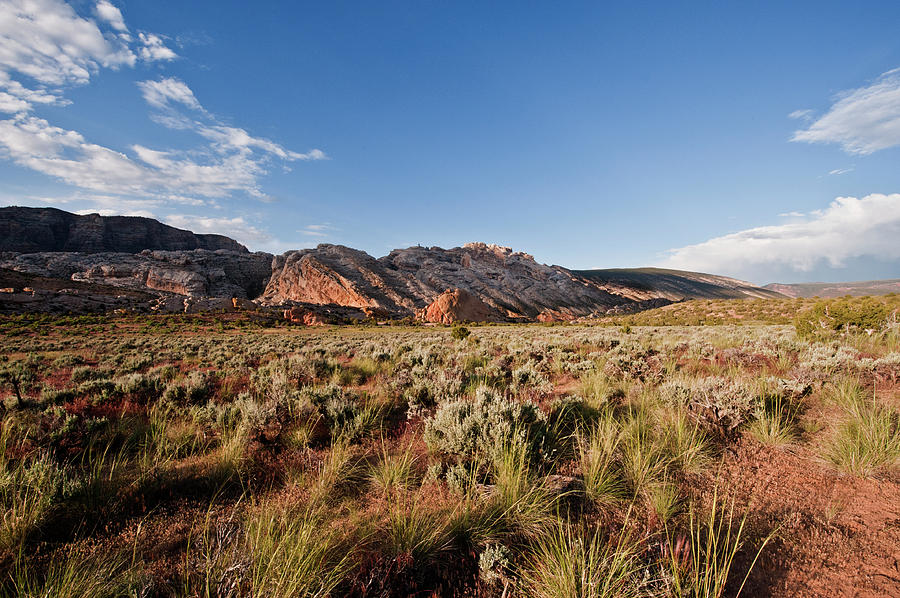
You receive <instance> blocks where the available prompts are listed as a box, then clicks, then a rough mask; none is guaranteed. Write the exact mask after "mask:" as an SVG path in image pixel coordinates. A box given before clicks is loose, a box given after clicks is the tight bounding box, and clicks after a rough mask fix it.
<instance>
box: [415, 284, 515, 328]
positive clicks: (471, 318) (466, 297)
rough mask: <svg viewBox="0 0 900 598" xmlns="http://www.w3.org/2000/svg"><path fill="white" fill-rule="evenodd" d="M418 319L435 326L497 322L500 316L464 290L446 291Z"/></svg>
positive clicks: (500, 318)
mask: <svg viewBox="0 0 900 598" xmlns="http://www.w3.org/2000/svg"><path fill="white" fill-rule="evenodd" d="M420 318H421V319H422V320H424V321H426V322H434V323H436V324H453V323H454V322H497V321H500V320H502V319H503V318H502V317H501V315H500V314H499V313H498V312H497V310H495V309H494V308H492V307H491V306H490V305H488V304H487V303H485V302H484V301H482V300H481V299H479V298H478V297H475V296H474V295H472V294H471V293H469V292H468V291H466V290H464V289H453V290H450V289H448V290H446V291H444V292H443V293H441V294H440V295H438V296H437V297H436V298H435V300H434V301H432V302H431V303H430V304H428V307H426V308H425V309H424V310H423V311H422V312H421V313H420Z"/></svg>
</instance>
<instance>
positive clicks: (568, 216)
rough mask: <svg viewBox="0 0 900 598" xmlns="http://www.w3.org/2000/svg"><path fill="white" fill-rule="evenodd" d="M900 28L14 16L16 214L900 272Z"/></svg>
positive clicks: (278, 242)
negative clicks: (22, 210)
mask: <svg viewBox="0 0 900 598" xmlns="http://www.w3.org/2000/svg"><path fill="white" fill-rule="evenodd" d="M751 4H752V6H751ZM898 26H900V4H898V3H896V2H883V3H878V2H870V3H866V6H865V8H864V9H863V8H861V7H860V6H859V5H858V4H853V3H849V2H846V3H827V2H815V3H800V2H796V3H771V4H764V3H730V2H728V3H726V2H715V3H700V2H690V3H673V2H665V3H663V2H659V3H640V4H639V3H621V4H612V3H596V2H592V3H549V2H547V3H523V2H516V3H500V2H497V3H484V2H477V3H476V2H472V3H466V2H426V1H417V2H404V3H399V2H396V3H394V2H381V3H362V2H358V3H350V2H333V3H306V2H290V3H288V2H284V3H275V2H270V3H253V4H252V5H251V4H249V3H246V2H227V1H218V2H215V3H213V2H169V1H165V0H153V1H145V0H130V1H127V2H126V1H122V0H101V1H100V2H94V1H91V2H88V1H83V2H82V1H78V2H72V3H65V2H63V1H62V0H0V204H3V205H33V206H38V205H52V206H55V207H59V208H62V209H67V210H70V211H78V212H100V213H104V214H140V215H147V216H153V217H156V218H159V219H160V220H163V221H165V222H168V223H170V224H173V225H176V226H180V227H182V228H189V229H192V230H195V231H197V232H221V233H224V234H228V235H231V236H233V237H235V238H237V239H239V240H240V241H242V242H244V243H245V244H247V245H248V246H249V247H250V248H251V249H259V250H266V251H273V252H280V251H284V250H286V249H290V248H300V247H308V246H313V245H315V244H317V243H319V242H330V243H341V244H345V245H349V246H352V247H356V248H359V249H363V250H365V251H368V252H369V253H371V254H373V255H375V256H381V255H384V254H385V253H387V252H388V251H389V250H390V249H392V248H395V247H406V246H410V245H415V244H423V245H439V246H442V247H452V246H456V245H460V244H462V243H465V242H468V241H476V240H477V241H486V242H493V243H499V244H502V245H509V246H511V247H513V248H515V249H517V250H522V251H527V252H529V253H532V254H533V255H534V256H535V257H536V259H538V261H541V262H544V263H552V264H560V265H564V266H567V267H570V268H593V267H626V266H644V265H662V266H670V267H678V268H685V269H695V270H701V271H709V272H714V273H719V274H727V275H732V276H736V277H740V278H745V279H749V280H753V281H755V282H771V281H776V280H777V281H788V282H789V281H801V280H855V279H866V278H885V277H900V242H898V239H900V168H898V158H900V72H894V69H897V68H900V37H898V36H897V35H896V31H897V28H898Z"/></svg>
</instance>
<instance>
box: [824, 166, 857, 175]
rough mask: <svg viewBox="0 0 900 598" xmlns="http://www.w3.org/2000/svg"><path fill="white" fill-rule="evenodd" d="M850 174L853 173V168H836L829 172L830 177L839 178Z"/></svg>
mask: <svg viewBox="0 0 900 598" xmlns="http://www.w3.org/2000/svg"><path fill="white" fill-rule="evenodd" d="M848 172H853V167H852V166H851V167H850V168H835V169H834V170H829V171H828V174H829V176H837V175H841V174H847V173H848Z"/></svg>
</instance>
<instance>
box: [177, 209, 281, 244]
mask: <svg viewBox="0 0 900 598" xmlns="http://www.w3.org/2000/svg"><path fill="white" fill-rule="evenodd" d="M164 220H165V223H166V224H168V225H170V226H174V227H176V228H184V229H187V230H189V231H191V232H195V233H201V234H216V235H225V236H227V237H231V238H232V239H235V240H237V241H238V242H240V243H243V244H244V245H252V246H256V245H260V244H264V243H269V242H271V241H272V240H273V239H272V236H271V235H269V233H267V232H265V231H264V230H262V229H260V228H257V227H256V226H253V225H252V224H250V223H248V222H247V221H246V220H245V219H244V218H243V217H240V216H238V217H234V218H214V217H210V216H195V215H190V214H170V215H168V216H166V217H165V218H164Z"/></svg>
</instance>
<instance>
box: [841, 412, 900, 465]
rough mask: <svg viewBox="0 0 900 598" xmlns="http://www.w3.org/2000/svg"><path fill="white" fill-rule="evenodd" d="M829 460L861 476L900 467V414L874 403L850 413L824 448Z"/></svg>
mask: <svg viewBox="0 0 900 598" xmlns="http://www.w3.org/2000/svg"><path fill="white" fill-rule="evenodd" d="M824 456H825V458H826V459H827V460H828V461H830V462H831V463H833V464H834V465H836V466H837V467H838V468H840V469H842V470H844V471H846V472H848V473H851V474H853V475H858V476H871V475H873V474H875V473H876V472H878V471H879V470H882V469H890V468H894V467H897V466H898V465H900V414H898V412H897V411H896V410H895V409H891V408H890V407H886V406H883V405H878V404H876V403H874V402H872V403H868V404H864V405H857V406H856V407H855V408H854V409H853V410H852V411H850V412H849V413H848V414H847V419H846V420H845V421H844V422H843V423H842V424H840V426H839V427H838V429H837V430H836V431H835V432H834V434H833V435H832V436H831V438H829V439H828V441H827V442H826V444H825V447H824Z"/></svg>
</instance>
